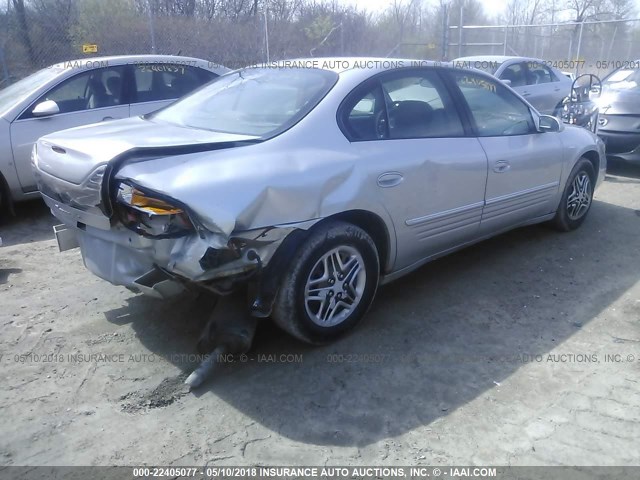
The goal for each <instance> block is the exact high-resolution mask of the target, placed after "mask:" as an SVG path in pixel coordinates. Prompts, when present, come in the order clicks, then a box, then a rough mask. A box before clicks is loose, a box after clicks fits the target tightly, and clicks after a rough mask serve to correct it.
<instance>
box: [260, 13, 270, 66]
mask: <svg viewBox="0 0 640 480" xmlns="http://www.w3.org/2000/svg"><path fill="white" fill-rule="evenodd" d="M262 13H263V15H264V49H265V52H266V54H267V63H269V62H270V58H269V24H268V23H267V9H266V8H265V9H264V12H262Z"/></svg>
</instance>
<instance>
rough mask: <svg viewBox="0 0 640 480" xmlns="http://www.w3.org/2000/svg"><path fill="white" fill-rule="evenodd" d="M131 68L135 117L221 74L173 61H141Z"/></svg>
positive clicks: (161, 105)
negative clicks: (172, 62) (173, 62)
mask: <svg viewBox="0 0 640 480" xmlns="http://www.w3.org/2000/svg"><path fill="white" fill-rule="evenodd" d="M132 69H133V75H132V76H133V82H132V83H133V88H132V92H131V116H132V117H133V116H138V115H144V114H146V113H151V112H153V111H155V110H158V109H160V108H162V107H165V106H167V105H169V104H170V103H173V102H175V101H176V100H177V99H178V98H180V97H182V96H184V95H187V94H188V93H191V92H192V91H193V90H195V89H196V88H198V87H200V86H202V85H204V84H205V83H208V82H210V81H211V80H213V79H215V78H216V77H217V76H218V75H216V74H215V73H213V72H210V71H208V70H204V69H202V68H198V67H193V66H190V65H183V64H171V63H144V64H142V63H141V64H135V65H132Z"/></svg>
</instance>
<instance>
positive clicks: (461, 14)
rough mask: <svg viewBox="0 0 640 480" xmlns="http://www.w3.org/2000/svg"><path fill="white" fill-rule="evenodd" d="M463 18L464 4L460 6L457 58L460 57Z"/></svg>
mask: <svg viewBox="0 0 640 480" xmlns="http://www.w3.org/2000/svg"><path fill="white" fill-rule="evenodd" d="M463 16H464V4H461V5H460V22H459V23H458V57H461V56H462V26H463V25H464V22H463Z"/></svg>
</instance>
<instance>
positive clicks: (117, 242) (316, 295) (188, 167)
mask: <svg viewBox="0 0 640 480" xmlns="http://www.w3.org/2000/svg"><path fill="white" fill-rule="evenodd" d="M287 65H288V68H287ZM34 166H35V169H36V172H37V177H38V185H39V188H40V190H41V192H42V195H43V197H44V199H45V201H46V203H47V204H48V205H49V207H50V208H51V210H52V212H53V214H54V215H55V216H56V217H58V218H59V219H60V220H61V221H62V222H63V224H64V225H62V226H59V227H57V237H58V241H59V243H60V245H61V248H62V249H67V248H71V247H74V246H76V245H78V244H79V246H80V248H81V252H82V255H83V257H84V261H85V265H86V266H87V267H88V268H89V269H90V270H91V271H92V272H94V273H95V274H96V275H98V276H100V277H102V278H104V279H106V280H108V281H110V282H112V283H114V284H119V285H125V286H127V287H129V288H131V289H134V290H138V291H142V292H145V293H148V294H153V295H158V296H168V295H171V294H174V293H176V292H178V291H180V289H181V288H182V287H184V286H187V287H189V288H194V287H199V288H203V289H206V290H209V291H214V292H217V293H220V294H226V293H229V292H231V291H233V290H234V289H237V288H241V287H242V286H244V285H246V284H247V283H249V284H250V285H251V288H250V289H249V291H250V292H252V293H251V300H252V313H253V314H254V315H256V316H269V315H272V316H273V318H274V319H275V321H276V322H277V323H278V324H279V325H280V326H281V327H283V328H284V329H285V330H286V331H288V332H290V333H291V334H292V335H294V336H296V337H298V338H300V339H303V340H305V341H308V342H313V343H322V342H326V341H330V340H332V339H334V338H336V337H338V336H339V335H341V334H342V333H344V332H345V331H347V330H348V329H349V328H351V327H353V326H354V325H355V324H356V323H357V322H358V320H359V319H360V318H361V317H362V316H363V315H364V313H365V312H366V310H367V309H368V307H369V305H370V304H371V302H372V300H373V297H374V295H375V292H376V289H377V287H378V285H379V283H380V282H382V283H385V282H389V281H391V280H393V279H396V278H398V277H400V276H402V275H405V274H407V273H408V272H410V271H412V270H414V269H415V268H418V267H419V266H421V265H423V264H424V263H425V262H428V261H429V260H432V259H434V258H437V257H439V256H442V255H444V254H447V253H449V252H452V251H454V250H456V249H459V248H462V247H465V246H467V245H470V244H472V243H474V242H477V241H480V240H482V239H485V238H488V237H490V236H493V235H496V234H497V233H500V232H504V231H506V230H509V229H512V228H515V227H518V226H522V225H528V224H533V223H538V222H544V221H548V220H552V221H553V222H554V224H555V225H556V226H557V227H558V228H560V229H562V230H571V229H574V228H577V227H578V226H579V225H580V224H581V223H582V222H583V220H584V219H585V216H586V215H587V213H588V211H589V209H590V207H591V201H592V196H593V192H594V189H595V187H596V186H597V185H598V184H599V183H600V182H601V181H602V180H603V178H604V172H605V168H606V158H605V155H604V145H603V144H602V142H601V141H600V140H599V139H598V138H597V137H596V136H595V135H594V134H593V133H592V132H590V131H587V130H585V129H582V128H577V127H571V126H564V125H563V124H561V123H560V122H559V121H558V120H557V119H556V118H554V117H549V116H540V115H539V114H538V113H537V112H535V111H534V110H533V109H531V108H530V106H529V105H528V104H527V103H526V102H524V101H523V100H522V99H521V98H520V97H519V96H518V95H517V94H515V93H513V91H511V90H510V89H508V88H507V87H506V86H505V85H503V84H502V83H501V82H499V81H498V80H496V79H495V78H493V77H491V76H490V75H487V74H485V73H483V72H479V71H471V70H461V69H458V68H452V67H451V66H445V67H440V66H436V65H434V64H432V63H424V62H418V63H417V64H414V63H413V62H411V61H403V60H389V59H383V60H376V59H351V60H349V59H329V60H323V59H320V60H318V59H312V60H302V61H300V64H299V65H298V64H294V65H292V64H291V63H290V64H280V65H277V66H267V67H266V68H259V67H256V68H248V69H244V70H240V71H237V72H233V73H230V74H228V75H225V76H223V77H221V78H219V79H218V80H216V81H214V82H213V83H211V84H210V85H208V86H207V87H206V88H203V89H201V90H199V91H198V92H196V93H194V94H192V95H189V96H187V97H185V98H183V99H182V100H180V101H178V102H176V103H175V104H173V105H171V106H170V107H168V108H166V109H163V110H161V111H159V112H156V113H154V114H152V115H148V116H146V117H144V118H132V119H129V120H122V121H118V122H109V123H107V124H100V125H93V126H87V127H82V128H79V129H72V130H68V131H65V132H58V133H56V134H53V135H49V136H47V137H44V138H42V139H40V140H39V141H38V143H37V150H35V151H34Z"/></svg>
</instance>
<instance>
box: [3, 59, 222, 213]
mask: <svg viewBox="0 0 640 480" xmlns="http://www.w3.org/2000/svg"><path fill="white" fill-rule="evenodd" d="M228 71H229V70H228V69H226V68H224V67H220V66H218V65H215V64H213V63H211V62H208V61H206V60H202V59H197V58H190V57H178V56H170V55H127V56H118V57H97V58H88V59H82V60H72V61H68V62H64V63H60V64H56V65H52V66H50V67H48V68H45V69H43V70H40V71H38V72H36V73H34V74H32V75H30V76H29V77H26V78H24V79H22V80H20V81H18V82H16V83H14V84H13V85H10V86H9V87H7V88H5V89H3V90H0V206H2V204H3V203H4V204H7V203H10V202H11V201H14V202H17V201H21V200H26V199H28V198H30V197H32V196H37V193H38V192H37V189H36V182H35V179H34V177H33V173H32V171H31V162H30V156H31V150H32V148H33V144H34V143H35V141H36V140H37V139H38V138H39V137H41V136H43V135H46V134H48V133H52V132H55V131H57V130H64V129H67V128H71V127H77V126H80V125H86V124H90V123H95V122H100V121H105V120H113V119H119V118H126V117H130V116H136V115H142V114H145V113H149V112H152V111H154V110H157V109H158V108H160V107H163V106H165V105H168V104H169V103H171V102H172V101H174V100H175V99H177V98H179V97H181V96H183V95H185V94H187V93H189V92H191V91H192V90H194V89H195V88H197V87H199V86H201V85H203V84H205V83H207V82H209V81H211V80H213V79H214V78H216V77H218V76H219V75H222V74H224V73H227V72H228Z"/></svg>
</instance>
